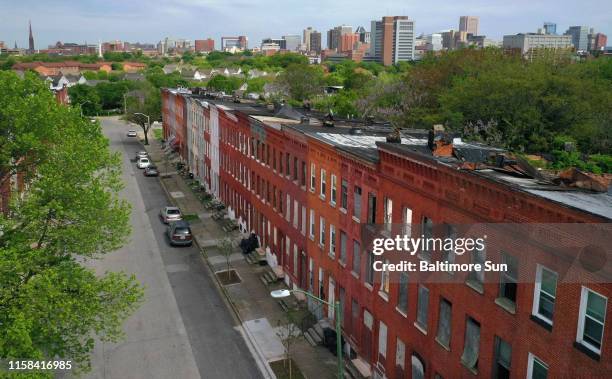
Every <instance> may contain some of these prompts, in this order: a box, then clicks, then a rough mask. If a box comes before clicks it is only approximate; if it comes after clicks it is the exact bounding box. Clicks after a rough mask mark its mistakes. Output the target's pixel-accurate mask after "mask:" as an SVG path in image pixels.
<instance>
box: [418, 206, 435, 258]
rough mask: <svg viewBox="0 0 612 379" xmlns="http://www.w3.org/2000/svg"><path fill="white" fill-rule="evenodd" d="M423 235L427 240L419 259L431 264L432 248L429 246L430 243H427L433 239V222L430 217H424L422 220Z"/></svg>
mask: <svg viewBox="0 0 612 379" xmlns="http://www.w3.org/2000/svg"><path fill="white" fill-rule="evenodd" d="M421 233H422V234H423V237H424V238H425V242H424V244H423V248H422V249H421V253H420V254H419V257H420V258H421V259H423V260H424V261H427V262H430V261H431V253H432V246H428V245H429V243H427V240H428V239H430V238H433V221H432V220H431V219H430V218H429V217H425V216H423V218H422V219H421Z"/></svg>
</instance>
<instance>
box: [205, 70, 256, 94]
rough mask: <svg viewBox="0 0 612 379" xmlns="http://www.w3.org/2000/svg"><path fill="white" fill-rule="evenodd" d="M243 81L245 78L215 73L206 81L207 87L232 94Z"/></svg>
mask: <svg viewBox="0 0 612 379" xmlns="http://www.w3.org/2000/svg"><path fill="white" fill-rule="evenodd" d="M243 82H244V79H242V78H239V77H236V76H224V75H215V76H213V77H212V79H210V80H209V81H208V82H207V83H206V87H208V88H210V89H213V90H216V91H223V92H225V93H229V94H231V93H233V92H234V91H236V90H237V89H238V88H240V86H241V85H242V83H243ZM262 87H263V85H262Z"/></svg>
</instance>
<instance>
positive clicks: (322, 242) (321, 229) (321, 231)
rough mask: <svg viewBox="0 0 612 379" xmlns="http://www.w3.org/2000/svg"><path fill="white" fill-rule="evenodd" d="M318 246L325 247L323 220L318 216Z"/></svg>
mask: <svg viewBox="0 0 612 379" xmlns="http://www.w3.org/2000/svg"><path fill="white" fill-rule="evenodd" d="M319 245H320V246H321V247H324V246H325V219H324V218H323V217H321V216H319Z"/></svg>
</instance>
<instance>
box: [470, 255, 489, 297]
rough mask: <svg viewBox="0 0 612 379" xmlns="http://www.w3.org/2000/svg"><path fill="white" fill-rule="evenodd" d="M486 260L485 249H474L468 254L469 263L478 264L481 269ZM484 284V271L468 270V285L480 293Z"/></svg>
mask: <svg viewBox="0 0 612 379" xmlns="http://www.w3.org/2000/svg"><path fill="white" fill-rule="evenodd" d="M486 260H487V251H486V249H474V250H472V252H471V253H470V263H474V264H476V263H478V264H480V266H481V268H484V262H485V261H486ZM483 283H484V270H470V271H469V272H468V284H469V285H470V287H472V288H474V289H475V290H476V291H478V292H480V293H482V292H483V291H484V288H483Z"/></svg>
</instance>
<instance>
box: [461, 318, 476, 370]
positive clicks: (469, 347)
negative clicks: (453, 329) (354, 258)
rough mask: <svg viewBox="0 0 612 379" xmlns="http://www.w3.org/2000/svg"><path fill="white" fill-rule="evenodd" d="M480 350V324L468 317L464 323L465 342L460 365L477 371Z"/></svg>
mask: <svg viewBox="0 0 612 379" xmlns="http://www.w3.org/2000/svg"><path fill="white" fill-rule="evenodd" d="M479 348H480V324H479V323H478V322H477V321H475V320H474V319H473V318H471V317H468V319H467V321H466V322H465V341H464V345H463V354H461V363H462V364H463V365H464V366H465V367H467V368H469V369H470V370H473V371H476V370H478V352H479Z"/></svg>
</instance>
